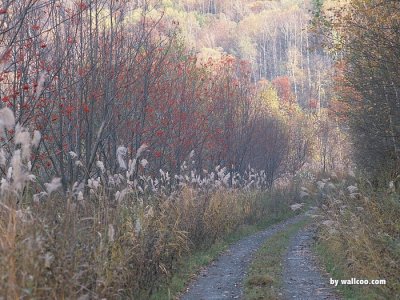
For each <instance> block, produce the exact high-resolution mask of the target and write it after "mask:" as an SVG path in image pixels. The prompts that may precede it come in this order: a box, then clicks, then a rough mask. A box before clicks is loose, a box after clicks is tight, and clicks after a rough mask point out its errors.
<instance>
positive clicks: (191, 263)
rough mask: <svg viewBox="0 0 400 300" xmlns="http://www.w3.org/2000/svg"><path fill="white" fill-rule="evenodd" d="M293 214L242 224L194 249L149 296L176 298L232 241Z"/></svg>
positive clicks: (162, 299) (161, 298) (157, 298)
mask: <svg viewBox="0 0 400 300" xmlns="http://www.w3.org/2000/svg"><path fill="white" fill-rule="evenodd" d="M295 215H296V214H294V213H293V212H286V213H285V214H281V215H276V216H274V217H272V218H269V219H266V220H264V221H263V222H261V223H260V224H257V225H243V226H241V227H239V228H238V230H237V231H235V232H234V233H232V234H230V235H228V236H227V237H225V238H224V239H223V240H220V241H218V242H217V243H214V244H213V245H212V246H211V247H210V248H209V249H205V250H199V251H195V252H194V253H192V254H191V255H190V256H187V257H184V258H183V259H182V260H181V263H180V265H179V267H178V269H177V270H176V272H175V274H173V275H172V277H171V281H170V282H169V283H168V284H167V285H164V286H161V287H160V288H159V290H158V292H156V293H155V294H153V295H152V296H151V299H152V300H165V299H178V297H179V294H180V293H182V292H183V291H184V289H185V287H186V286H187V284H188V282H190V280H191V279H193V278H195V277H196V274H198V272H199V271H200V270H201V269H202V268H204V267H206V266H207V265H209V264H210V263H211V262H212V261H213V260H215V259H216V258H217V257H218V255H220V254H221V253H222V252H224V251H225V250H226V249H228V247H229V246H230V245H231V244H232V243H234V242H237V241H238V240H240V239H242V238H244V237H246V236H249V235H251V234H254V233H256V232H258V231H260V230H263V229H266V228H267V227H269V226H271V225H273V224H276V223H279V222H281V221H284V220H286V219H289V218H291V217H293V216H295Z"/></svg>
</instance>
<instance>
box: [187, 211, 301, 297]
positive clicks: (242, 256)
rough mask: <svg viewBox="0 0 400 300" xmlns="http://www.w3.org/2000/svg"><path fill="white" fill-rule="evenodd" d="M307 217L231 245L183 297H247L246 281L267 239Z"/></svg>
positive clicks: (292, 219)
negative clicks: (253, 261)
mask: <svg viewBox="0 0 400 300" xmlns="http://www.w3.org/2000/svg"><path fill="white" fill-rule="evenodd" d="M304 218H305V215H298V216H295V217H293V218H290V219H288V220H286V221H283V222H281V223H278V224H275V225H273V226H271V227H268V228H267V229H265V230H263V231H260V232H258V233H256V234H254V235H251V236H249V237H247V238H244V239H242V240H240V241H238V242H236V243H235V244H233V245H231V246H230V247H229V248H228V250H227V251H226V252H224V253H223V254H221V255H220V256H219V257H218V258H217V259H216V260H215V261H214V262H213V263H212V264H211V265H210V266H209V267H207V268H205V269H203V270H202V271H201V272H200V274H199V275H198V277H197V278H196V279H195V280H194V281H193V282H192V283H191V284H190V285H189V287H188V289H187V291H186V293H185V294H184V295H183V296H182V297H181V299H182V300H217V299H218V300H220V299H241V298H242V297H243V281H244V278H245V275H246V271H247V269H248V266H249V264H250V262H251V260H252V257H253V254H254V253H255V252H256V251H257V250H258V249H259V248H260V247H261V245H262V244H263V243H264V242H265V240H266V239H268V238H270V237H271V236H273V235H274V234H276V233H278V232H280V231H282V230H284V229H285V228H286V227H287V226H288V225H291V224H295V223H297V222H300V221H302V220H303V219H304Z"/></svg>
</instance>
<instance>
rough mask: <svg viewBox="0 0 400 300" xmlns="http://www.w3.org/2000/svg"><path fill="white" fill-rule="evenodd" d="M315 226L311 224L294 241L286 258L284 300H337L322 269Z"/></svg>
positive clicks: (292, 240)
mask: <svg viewBox="0 0 400 300" xmlns="http://www.w3.org/2000/svg"><path fill="white" fill-rule="evenodd" d="M315 230H316V229H315V224H314V225H313V224H311V225H308V226H307V227H306V228H303V229H301V230H299V232H298V233H297V234H296V235H295V236H294V237H293V238H292V239H291V242H290V246H289V249H288V251H287V253H286V256H285V258H284V267H283V299H287V300H290V299H297V300H310V299H312V300H328V299H329V300H338V299H341V298H340V297H339V296H338V295H337V294H336V293H335V291H334V288H333V286H331V285H330V284H329V278H328V275H327V274H326V273H325V272H324V271H323V270H322V269H321V268H320V267H319V264H318V261H317V258H316V256H315V255H314V254H313V251H312V245H313V239H314V237H315V234H316V233H315Z"/></svg>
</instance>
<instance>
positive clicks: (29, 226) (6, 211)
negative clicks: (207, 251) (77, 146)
mask: <svg viewBox="0 0 400 300" xmlns="http://www.w3.org/2000/svg"><path fill="white" fill-rule="evenodd" d="M97 200H98V199H97ZM97 200H96V201H95V199H93V198H90V197H89V198H85V199H84V200H83V201H79V202H78V201H76V200H73V199H71V198H62V197H59V196H53V197H50V198H48V199H46V201H44V202H42V203H36V204H34V205H32V206H29V207H25V208H18V207H16V199H15V198H14V197H13V196H8V197H7V199H2V202H1V207H0V270H1V272H0V275H1V280H0V294H1V295H3V296H4V297H5V298H6V299H16V298H36V299H51V298H53V299H63V298H71V299H78V298H80V297H81V299H85V298H84V297H88V298H102V297H106V298H111V299H115V298H121V297H122V298H125V297H126V298H135V299H138V298H142V299H145V298H147V297H149V295H150V294H151V293H152V292H154V291H155V290H156V289H157V286H158V285H159V284H160V282H165V281H167V280H168V278H169V277H170V276H171V274H172V273H173V272H174V270H175V268H176V262H177V261H178V260H179V259H180V258H181V257H182V256H183V255H186V254H188V253H190V252H191V251H193V250H194V249H198V248H206V247H209V246H210V245H211V244H212V243H214V242H215V241H216V240H217V239H219V238H222V237H223V236H225V235H226V234H228V233H231V232H233V231H234V230H236V229H237V227H238V226H240V225H242V224H246V223H247V224H249V223H254V222H257V221H260V220H262V219H263V218H266V217H267V216H268V215H269V214H271V211H272V206H273V205H274V202H273V201H271V200H270V198H269V197H267V196H266V195H265V194H264V193H261V192H240V191H228V190H220V191H214V192H211V193H204V192H200V191H196V190H194V189H190V188H186V189H184V190H182V191H181V192H180V193H179V194H175V195H174V196H170V197H166V198H165V197H152V198H149V199H146V203H144V204H141V203H140V202H139V201H138V199H136V198H135V197H128V198H126V199H125V200H124V201H122V202H120V203H118V202H115V201H114V200H109V199H100V200H101V201H97ZM287 208H288V205H287V204H286V203H281V206H280V208H276V207H275V209H281V210H282V211H283V210H285V209H286V210H287ZM82 297H83V298H82Z"/></svg>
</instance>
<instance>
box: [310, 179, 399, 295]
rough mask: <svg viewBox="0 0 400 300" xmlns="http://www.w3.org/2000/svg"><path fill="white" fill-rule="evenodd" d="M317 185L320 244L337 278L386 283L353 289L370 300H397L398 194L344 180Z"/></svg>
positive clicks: (391, 188)
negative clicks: (385, 282)
mask: <svg viewBox="0 0 400 300" xmlns="http://www.w3.org/2000/svg"><path fill="white" fill-rule="evenodd" d="M317 185H318V186H319V187H318V188H317V194H319V201H320V209H321V212H322V214H321V216H320V217H321V218H322V220H321V222H322V227H321V230H320V234H319V238H320V240H319V243H320V245H322V248H323V249H324V251H326V252H327V253H326V255H327V256H328V257H329V259H330V260H331V261H332V262H333V264H335V265H336V266H335V268H336V269H337V270H338V271H339V273H341V276H344V277H345V278H338V279H350V278H353V277H355V278H358V279H368V280H375V279H386V281H387V284H386V285H368V286H362V289H360V287H354V288H356V289H360V291H361V294H362V295H364V296H366V295H369V297H371V299H399V297H400V296H399V295H400V293H399V292H400V281H399V278H400V268H399V265H400V222H399V220H400V195H399V193H398V192H396V190H395V188H394V185H393V183H389V184H386V186H384V187H382V188H380V189H376V188H373V187H372V185H371V184H370V183H369V182H368V181H367V180H358V179H356V178H355V177H351V176H350V177H349V176H347V177H346V178H344V179H341V180H339V179H337V178H336V179H333V180H332V179H330V180H327V179H325V180H324V181H319V184H318V183H317ZM360 291H356V293H359V292H360ZM357 295H359V294H357Z"/></svg>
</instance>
